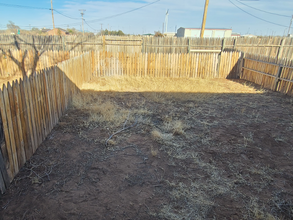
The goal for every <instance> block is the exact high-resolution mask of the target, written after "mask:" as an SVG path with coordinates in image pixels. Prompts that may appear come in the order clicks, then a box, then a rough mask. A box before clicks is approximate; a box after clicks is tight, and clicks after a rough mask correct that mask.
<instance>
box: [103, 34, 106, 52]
mask: <svg viewBox="0 0 293 220" xmlns="http://www.w3.org/2000/svg"><path fill="white" fill-rule="evenodd" d="M105 50H106V39H105V35H103V51H105Z"/></svg>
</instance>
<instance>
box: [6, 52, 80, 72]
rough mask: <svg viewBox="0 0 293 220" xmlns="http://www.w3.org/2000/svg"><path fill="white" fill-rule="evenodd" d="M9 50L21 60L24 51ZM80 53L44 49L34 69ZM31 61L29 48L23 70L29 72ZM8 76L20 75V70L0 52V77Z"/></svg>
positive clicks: (39, 68) (32, 56)
mask: <svg viewBox="0 0 293 220" xmlns="http://www.w3.org/2000/svg"><path fill="white" fill-rule="evenodd" d="M11 52H12V55H13V57H14V58H16V59H17V60H18V61H19V62H21V60H22V57H23V54H24V51H21V50H12V51H11ZM80 54H81V52H78V51H46V52H44V53H43V54H42V55H41V56H40V59H39V62H38V64H37V69H36V70H37V71H39V70H42V69H45V68H47V67H50V66H54V65H55V64H57V63H60V62H62V61H64V60H68V59H70V58H73V57H76V56H79V55H80ZM33 63H34V51H32V50H29V51H28V53H27V57H26V58H25V62H24V66H25V70H28V72H29V70H31V69H32V66H33ZM9 76H22V74H21V70H20V69H19V67H18V66H17V65H16V63H15V62H14V61H13V60H11V58H10V57H9V56H7V55H4V54H1V52H0V77H9Z"/></svg>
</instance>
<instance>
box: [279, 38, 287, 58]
mask: <svg viewBox="0 0 293 220" xmlns="http://www.w3.org/2000/svg"><path fill="white" fill-rule="evenodd" d="M285 41H286V38H283V39H282V41H281V44H280V47H279V50H278V54H277V59H280V57H281V55H282V53H283V47H284V44H285Z"/></svg>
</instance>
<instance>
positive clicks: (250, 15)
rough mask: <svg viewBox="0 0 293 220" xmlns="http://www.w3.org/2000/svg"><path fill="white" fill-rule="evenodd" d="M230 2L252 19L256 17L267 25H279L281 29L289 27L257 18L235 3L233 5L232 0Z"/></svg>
mask: <svg viewBox="0 0 293 220" xmlns="http://www.w3.org/2000/svg"><path fill="white" fill-rule="evenodd" d="M229 2H230V3H232V4H233V5H234V6H235V7H237V8H238V9H240V10H241V11H243V12H244V13H246V14H249V15H250V16H252V17H254V18H257V19H259V20H262V21H264V22H267V23H270V24H274V25H277V26H280V27H287V26H285V25H282V24H277V23H274V22H271V21H268V20H265V19H263V18H260V17H257V16H255V15H253V14H251V13H249V12H247V11H245V10H244V9H242V8H240V7H239V6H238V5H236V4H235V3H233V2H232V1H231V0H229Z"/></svg>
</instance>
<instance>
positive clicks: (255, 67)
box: [241, 54, 293, 95]
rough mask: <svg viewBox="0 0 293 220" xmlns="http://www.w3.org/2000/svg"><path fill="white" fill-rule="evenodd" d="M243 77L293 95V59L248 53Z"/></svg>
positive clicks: (265, 86)
mask: <svg viewBox="0 0 293 220" xmlns="http://www.w3.org/2000/svg"><path fill="white" fill-rule="evenodd" d="M242 69H243V71H242V74H241V78H242V79H245V80H248V81H251V82H254V83H256V84H258V85H261V86H262V87H264V88H267V89H271V90H273V91H279V92H282V93H285V94H288V95H293V60H286V59H275V58H272V57H264V56H260V55H252V54H246V55H245V58H244V66H243V67H242Z"/></svg>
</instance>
